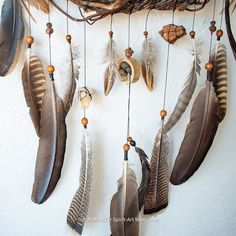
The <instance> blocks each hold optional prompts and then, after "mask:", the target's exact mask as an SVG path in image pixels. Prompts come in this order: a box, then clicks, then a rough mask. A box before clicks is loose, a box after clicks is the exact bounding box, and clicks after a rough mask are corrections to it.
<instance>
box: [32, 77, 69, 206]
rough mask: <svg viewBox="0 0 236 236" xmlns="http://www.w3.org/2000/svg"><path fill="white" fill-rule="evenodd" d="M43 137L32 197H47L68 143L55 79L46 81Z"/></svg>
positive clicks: (45, 198)
mask: <svg viewBox="0 0 236 236" xmlns="http://www.w3.org/2000/svg"><path fill="white" fill-rule="evenodd" d="M40 127H41V128H40V140H39V148H38V154H37V160H36V167H35V180H34V185H33V192H32V197H31V198H32V201H33V202H35V203H38V204H41V203H43V202H44V201H46V200H47V198H48V197H49V196H50V194H51V193H52V192H53V190H54V188H55V187H56V184H57V182H58V180H59V179H60V176H61V169H62V166H63V161H64V154H65V144H66V136H67V133H66V125H65V115H64V106H63V101H62V99H61V98H60V97H58V96H57V94H56V91H55V86H54V82H53V81H49V82H48V84H47V89H46V93H45V95H44V97H43V103H42V110H41V122H40Z"/></svg>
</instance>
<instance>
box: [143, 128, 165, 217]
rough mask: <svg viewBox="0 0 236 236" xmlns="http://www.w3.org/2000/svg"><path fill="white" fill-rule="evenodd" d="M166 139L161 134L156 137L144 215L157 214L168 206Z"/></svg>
mask: <svg viewBox="0 0 236 236" xmlns="http://www.w3.org/2000/svg"><path fill="white" fill-rule="evenodd" d="M168 146H169V145H168V137H167V135H166V134H163V132H159V133H158V135H157V136H156V139H155V142H154V147H153V151H152V158H151V163H150V166H151V181H150V184H149V188H148V195H147V197H146V199H145V203H144V214H152V213H155V212H158V211H160V210H162V209H164V208H166V207H167V205H168V193H169V168H168V162H167V157H168Z"/></svg>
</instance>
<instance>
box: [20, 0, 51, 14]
mask: <svg viewBox="0 0 236 236" xmlns="http://www.w3.org/2000/svg"><path fill="white" fill-rule="evenodd" d="M23 2H24V6H27V4H28V3H29V4H30V5H31V6H33V7H35V8H36V9H38V10H41V11H43V12H44V13H48V12H49V7H48V0H23Z"/></svg>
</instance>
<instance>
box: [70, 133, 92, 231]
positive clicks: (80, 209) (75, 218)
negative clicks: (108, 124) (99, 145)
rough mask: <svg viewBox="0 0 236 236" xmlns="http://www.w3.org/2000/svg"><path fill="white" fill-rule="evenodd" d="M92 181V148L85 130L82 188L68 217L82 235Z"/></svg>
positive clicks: (73, 201)
mask: <svg viewBox="0 0 236 236" xmlns="http://www.w3.org/2000/svg"><path fill="white" fill-rule="evenodd" d="M92 179H93V165H92V148H91V145H90V143H89V140H88V135H87V130H86V129H84V134H83V140H82V143H81V169H80V186H79V189H78V191H77V192H76V194H75V196H74V198H73V200H72V203H71V205H70V209H69V212H68V215H67V223H68V224H69V225H70V226H71V227H72V228H73V229H74V230H75V231H76V232H78V233H79V234H80V235H81V234H82V232H83V228H84V224H85V222H86V217H87V213H88V208H89V199H90V193H91V186H92Z"/></svg>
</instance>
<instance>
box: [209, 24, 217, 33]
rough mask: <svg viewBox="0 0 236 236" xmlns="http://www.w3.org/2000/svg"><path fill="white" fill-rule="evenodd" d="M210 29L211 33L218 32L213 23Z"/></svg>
mask: <svg viewBox="0 0 236 236" xmlns="http://www.w3.org/2000/svg"><path fill="white" fill-rule="evenodd" d="M209 30H210V31H211V33H214V32H216V27H215V26H214V25H211V26H210V28H209Z"/></svg>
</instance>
